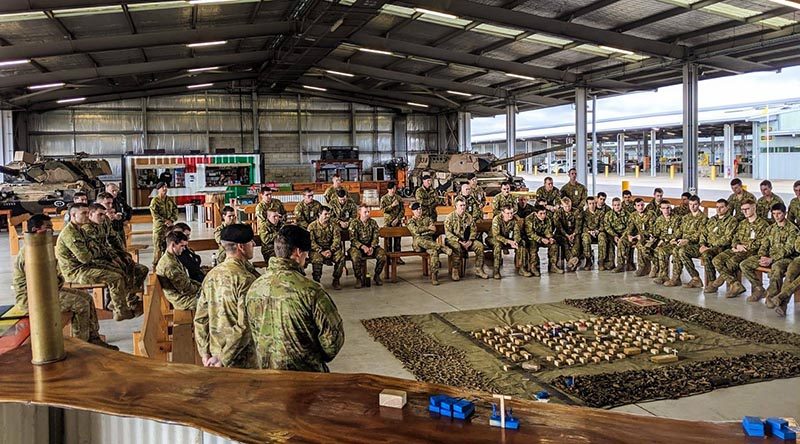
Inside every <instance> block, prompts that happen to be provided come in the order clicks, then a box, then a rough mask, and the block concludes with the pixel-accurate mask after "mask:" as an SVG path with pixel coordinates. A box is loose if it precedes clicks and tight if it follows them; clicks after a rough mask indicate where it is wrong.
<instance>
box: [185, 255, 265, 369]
mask: <svg viewBox="0 0 800 444" xmlns="http://www.w3.org/2000/svg"><path fill="white" fill-rule="evenodd" d="M257 277H258V272H256V271H255V269H254V268H253V266H252V265H251V264H250V263H249V262H248V261H246V260H243V259H238V258H230V257H229V258H227V259H226V260H225V262H223V263H221V264H219V265H217V266H216V267H214V268H213V269H212V270H211V271H209V272H208V275H207V276H206V279H205V281H203V287H202V289H201V290H200V298H199V299H198V300H197V311H196V312H195V314H194V337H195V341H196V342H197V352H198V353H199V354H200V356H215V357H217V358H219V360H220V361H221V362H222V366H223V367H238V368H255V367H256V362H255V351H254V347H253V339H252V336H251V334H250V327H249V325H248V322H247V313H246V311H245V295H246V294H247V290H249V289H250V285H252V283H253V282H254V281H255V280H256V278H257Z"/></svg>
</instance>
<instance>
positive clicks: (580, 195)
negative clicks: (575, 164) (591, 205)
mask: <svg viewBox="0 0 800 444" xmlns="http://www.w3.org/2000/svg"><path fill="white" fill-rule="evenodd" d="M577 178H578V171H577V170H576V169H575V168H570V169H569V182H567V183H565V184H564V186H562V187H561V197H568V198H569V199H570V200H571V201H572V203H573V206H574V207H575V209H576V210H582V208H581V206H582V205H583V203H584V202H586V198H587V197H588V196H589V192H588V191H587V190H586V186H585V185H583V184H582V183H580V182H578V181H577ZM562 205H563V200H562Z"/></svg>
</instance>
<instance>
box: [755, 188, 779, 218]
mask: <svg viewBox="0 0 800 444" xmlns="http://www.w3.org/2000/svg"><path fill="white" fill-rule="evenodd" d="M760 187H761V197H759V198H758V201H757V202H756V214H757V215H758V217H760V218H762V219H766V220H767V222H769V223H773V222H774V221H773V219H772V207H773V206H774V205H775V204H777V203H781V204H782V203H783V199H781V197H780V196H778V195H777V194H775V193H773V192H772V182H770V181H768V180H762V181H761V185H760Z"/></svg>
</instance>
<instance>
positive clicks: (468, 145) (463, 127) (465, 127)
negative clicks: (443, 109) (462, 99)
mask: <svg viewBox="0 0 800 444" xmlns="http://www.w3.org/2000/svg"><path fill="white" fill-rule="evenodd" d="M458 150H459V152H462V153H468V152H471V151H472V113H470V112H468V111H459V113H458Z"/></svg>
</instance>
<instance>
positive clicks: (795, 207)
mask: <svg viewBox="0 0 800 444" xmlns="http://www.w3.org/2000/svg"><path fill="white" fill-rule="evenodd" d="M793 187H794V188H793V190H794V197H793V198H792V200H791V201H790V202H789V210H788V213H787V214H786V218H787V219H789V222H791V223H793V224H795V225H797V227H798V228H800V180H798V181H795V183H794V185H793Z"/></svg>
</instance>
